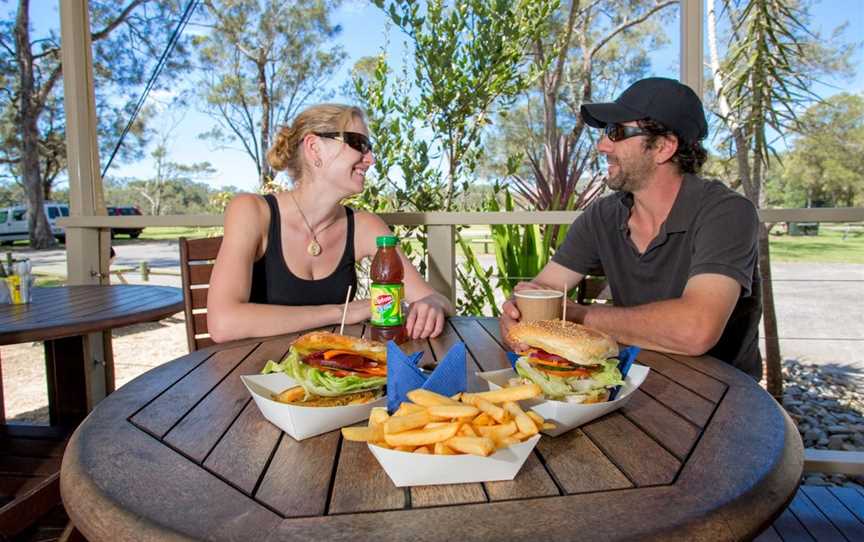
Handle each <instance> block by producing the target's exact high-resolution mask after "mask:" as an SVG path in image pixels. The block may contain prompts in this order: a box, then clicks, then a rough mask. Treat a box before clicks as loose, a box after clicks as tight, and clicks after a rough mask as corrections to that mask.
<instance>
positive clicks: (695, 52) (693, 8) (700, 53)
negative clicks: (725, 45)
mask: <svg viewBox="0 0 864 542" xmlns="http://www.w3.org/2000/svg"><path fill="white" fill-rule="evenodd" d="M704 3H705V0H681V13H680V16H681V40H680V41H681V82H682V83H684V84H685V85H687V86H689V87H690V88H692V89H693V91H694V92H696V95H697V96H699V97H700V98H701V97H702V94H703V89H704V81H703V79H704V77H703V75H704V69H705V68H704V63H705V61H704V56H705V49H704V46H703V29H704V26H705V22H704V21H705V5H704Z"/></svg>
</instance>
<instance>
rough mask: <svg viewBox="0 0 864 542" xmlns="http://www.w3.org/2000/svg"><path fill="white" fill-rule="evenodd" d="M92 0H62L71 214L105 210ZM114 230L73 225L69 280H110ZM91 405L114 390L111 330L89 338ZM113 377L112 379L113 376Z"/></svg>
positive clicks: (86, 348) (86, 346) (68, 239)
mask: <svg viewBox="0 0 864 542" xmlns="http://www.w3.org/2000/svg"><path fill="white" fill-rule="evenodd" d="M89 9H90V6H89V0H61V2H60V36H61V55H62V62H63V105H64V107H65V113H66V156H67V163H68V171H69V214H70V216H72V217H76V216H97V215H104V214H105V201H104V199H103V196H102V178H101V176H100V173H99V146H98V143H97V140H96V137H97V123H96V99H95V96H94V89H93V54H92V50H91V42H90V12H89ZM110 242H111V239H110V234H109V230H108V229H104V228H103V229H101V230H100V229H96V228H68V229H67V230H66V270H67V279H68V283H69V284H103V283H104V284H108V282H109V276H108V252H109V243H110ZM83 363H84V365H85V370H84V373H85V376H86V379H87V389H88V398H87V404H88V408H92V407H93V406H94V405H95V404H96V403H98V402H99V401H100V400H101V399H102V398H103V397H105V395H106V393H108V392H110V391H111V389H112V388H113V366H114V360H113V356H112V351H111V332H110V331H107V332H102V333H91V334H89V335H88V336H87V337H86V339H85V340H84V361H83ZM109 379H110V380H111V382H109V381H108V380H109Z"/></svg>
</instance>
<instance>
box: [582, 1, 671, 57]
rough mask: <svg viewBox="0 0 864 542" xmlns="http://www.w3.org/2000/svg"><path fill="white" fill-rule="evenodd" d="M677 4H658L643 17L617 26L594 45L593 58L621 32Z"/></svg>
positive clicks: (668, 2) (669, 2)
mask: <svg viewBox="0 0 864 542" xmlns="http://www.w3.org/2000/svg"><path fill="white" fill-rule="evenodd" d="M677 3H678V0H667V1H665V2H659V3H657V4H654V5H653V6H652V7H651V9H649V10H648V11H646V12H645V13H644V14H643V15H642V16H640V17H637V18H635V19H627V20H625V21H624V22H623V23H621V24H619V25H618V26H616V27H615V28H613V29H612V30H611V31H610V32H609V33H608V34H607V35H606V36H604V37H603V38H602V39H601V40H600V41H598V42H597V43H596V44H594V47H593V48H592V49H591V57H594V55H596V54H597V52H598V51H599V50H600V49H602V48H603V46H604V45H606V44H607V43H608V42H609V40H611V39H612V38H614V37H615V36H617V35H618V34H620V33H621V32H623V31H625V30H627V29H628V28H631V27H633V26H636V25H637V24H640V23H644V22H645V21H647V20H648V18H649V17H651V16H652V15H654V14H655V13H657V12H658V11H660V10H661V9H663V8H667V7H669V6H671V5H674V4H677Z"/></svg>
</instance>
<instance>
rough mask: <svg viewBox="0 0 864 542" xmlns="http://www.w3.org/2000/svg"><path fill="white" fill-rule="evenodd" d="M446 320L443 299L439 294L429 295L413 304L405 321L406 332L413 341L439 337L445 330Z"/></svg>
mask: <svg viewBox="0 0 864 542" xmlns="http://www.w3.org/2000/svg"><path fill="white" fill-rule="evenodd" d="M446 318H447V314H446V312H445V305H444V302H443V301H442V297H441V296H440V295H439V294H431V295H427V296H426V297H424V298H422V299H418V300H417V301H415V302H414V303H411V306H410V307H409V309H408V318H407V319H406V320H405V332H406V333H407V334H408V336H409V337H411V338H412V339H426V338H428V337H437V336H438V335H440V334H441V332H442V331H443V330H444V320H445V319H446Z"/></svg>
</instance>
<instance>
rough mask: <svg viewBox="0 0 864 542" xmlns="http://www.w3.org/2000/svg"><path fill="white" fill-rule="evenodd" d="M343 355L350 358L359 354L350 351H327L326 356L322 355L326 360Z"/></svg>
mask: <svg viewBox="0 0 864 542" xmlns="http://www.w3.org/2000/svg"><path fill="white" fill-rule="evenodd" d="M343 354H344V355H348V356H356V355H357V352H349V351H348V350H325V351H324V354H322V355H323V357H324V359H330V358H334V357H336V356H340V355H343Z"/></svg>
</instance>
